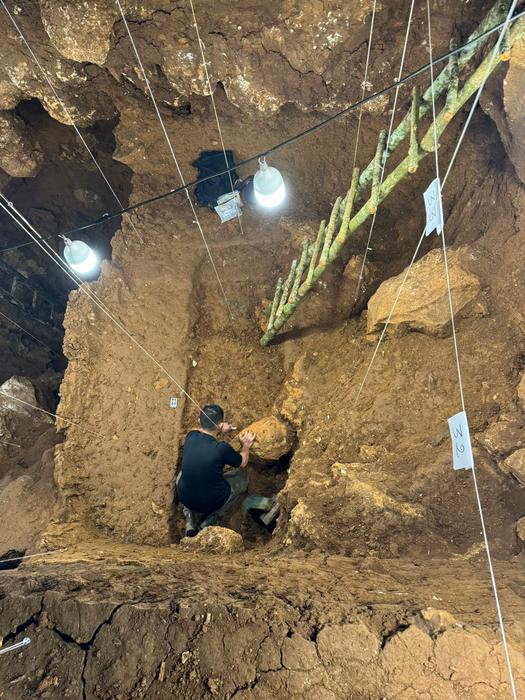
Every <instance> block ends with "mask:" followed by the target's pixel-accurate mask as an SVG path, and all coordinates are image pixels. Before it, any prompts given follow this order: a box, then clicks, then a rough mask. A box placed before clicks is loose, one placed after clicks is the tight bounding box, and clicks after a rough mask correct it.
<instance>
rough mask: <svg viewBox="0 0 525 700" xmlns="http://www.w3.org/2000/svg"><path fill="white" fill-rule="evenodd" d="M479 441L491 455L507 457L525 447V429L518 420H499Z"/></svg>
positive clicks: (479, 437) (481, 435) (482, 434)
mask: <svg viewBox="0 0 525 700" xmlns="http://www.w3.org/2000/svg"><path fill="white" fill-rule="evenodd" d="M477 439H478V441H479V442H480V443H481V444H482V445H483V447H485V449H486V450H488V452H490V454H491V455H494V456H495V457H506V456H507V455H508V454H510V453H511V452H512V451H513V450H517V449H518V448H521V447H524V446H525V428H523V426H522V424H521V422H519V421H517V420H498V421H496V422H495V423H493V424H492V425H491V426H490V427H489V428H488V429H487V430H485V432H484V433H481V434H480V435H478V436H477Z"/></svg>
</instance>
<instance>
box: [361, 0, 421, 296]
mask: <svg viewBox="0 0 525 700" xmlns="http://www.w3.org/2000/svg"><path fill="white" fill-rule="evenodd" d="M414 5H415V0H412V3H411V5H410V12H409V13H408V21H407V28H406V32H405V41H404V44H403V52H402V54H401V65H400V66H399V73H398V76H397V82H398V83H399V81H400V79H401V76H402V75H403V68H404V67H405V58H406V54H407V47H408V37H409V35H410V27H411V24H412V17H413V15H414ZM430 60H431V65H430V70H432V59H430ZM400 89H401V85H397V87H396V90H395V93H394V102H393V104H392V114H391V115H390V124H389V127H388V135H387V137H386V145H385V151H384V155H383V162H382V163H381V174H380V177H379V192H380V193H381V187H382V185H383V179H384V177H385V168H386V163H387V160H388V149H389V148H390V139H391V138H392V131H393V129H394V119H395V118H396V112H397V101H398V97H399V91H400ZM378 211H379V206H377V207H376V209H375V211H374V214H373V216H372V221H371V223H370V231H369V233H368V238H367V241H366V245H365V252H364V255H363V261H362V263H361V269H360V270H359V278H358V280H357V285H356V289H355V295H354V304H355V303H356V302H357V299H358V297H359V292H360V290H361V283H362V281H363V273H364V271H365V265H366V261H367V258H368V251H369V250H370V243H371V241H372V234H373V233H374V227H375V223H376V219H377V212H378Z"/></svg>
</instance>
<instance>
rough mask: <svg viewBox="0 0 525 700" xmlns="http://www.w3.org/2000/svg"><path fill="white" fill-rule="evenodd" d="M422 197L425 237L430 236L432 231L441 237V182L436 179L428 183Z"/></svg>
mask: <svg viewBox="0 0 525 700" xmlns="http://www.w3.org/2000/svg"><path fill="white" fill-rule="evenodd" d="M423 197H424V199H425V211H426V213H427V226H426V228H425V236H430V234H431V233H432V232H433V231H437V234H438V235H441V234H442V233H443V200H442V199H441V182H440V181H439V178H438V177H437V178H436V179H435V180H434V181H433V182H431V183H430V185H429V187H428V188H427V189H426V191H425V193H424V195H423Z"/></svg>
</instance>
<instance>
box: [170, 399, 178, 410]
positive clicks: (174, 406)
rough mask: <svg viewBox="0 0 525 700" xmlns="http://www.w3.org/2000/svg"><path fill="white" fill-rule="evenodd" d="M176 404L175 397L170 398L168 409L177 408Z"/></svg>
mask: <svg viewBox="0 0 525 700" xmlns="http://www.w3.org/2000/svg"><path fill="white" fill-rule="evenodd" d="M177 403H178V399H177V398H176V397H175V396H172V398H171V399H170V408H177Z"/></svg>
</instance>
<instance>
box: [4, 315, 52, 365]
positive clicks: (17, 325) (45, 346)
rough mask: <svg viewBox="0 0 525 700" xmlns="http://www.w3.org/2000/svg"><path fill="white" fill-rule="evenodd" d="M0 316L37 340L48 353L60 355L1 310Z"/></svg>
mask: <svg viewBox="0 0 525 700" xmlns="http://www.w3.org/2000/svg"><path fill="white" fill-rule="evenodd" d="M0 316H2V318H5V319H6V321H9V323H12V324H13V326H15V327H16V328H18V329H19V330H21V331H22V332H23V333H26V335H28V336H29V337H30V338H33V340H36V342H37V343H38V344H39V345H41V346H42V347H43V348H45V349H46V350H49V352H50V353H52V354H53V355H56V356H57V357H60V355H59V354H58V353H57V352H55V350H53V349H52V348H50V347H49V345H46V344H45V343H43V342H42V341H41V340H39V339H38V338H37V337H36V336H35V335H33V334H32V333H30V332H29V331H28V330H26V329H25V328H23V327H22V326H21V325H20V324H18V323H17V322H16V321H14V320H13V319H12V318H10V317H9V316H8V315H7V314H4V313H3V311H0Z"/></svg>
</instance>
